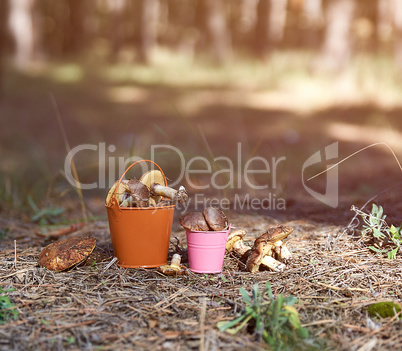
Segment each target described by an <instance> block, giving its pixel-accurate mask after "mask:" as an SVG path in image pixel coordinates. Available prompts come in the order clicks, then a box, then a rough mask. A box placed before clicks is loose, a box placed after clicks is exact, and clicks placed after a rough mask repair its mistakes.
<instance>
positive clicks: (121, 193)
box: [106, 179, 130, 206]
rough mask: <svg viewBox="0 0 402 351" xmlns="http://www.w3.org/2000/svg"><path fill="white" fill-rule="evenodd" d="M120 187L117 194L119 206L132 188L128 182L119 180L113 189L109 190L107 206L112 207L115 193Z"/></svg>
mask: <svg viewBox="0 0 402 351" xmlns="http://www.w3.org/2000/svg"><path fill="white" fill-rule="evenodd" d="M117 186H118V189H117V192H116V200H117V202H118V204H121V203H122V202H123V200H124V198H125V196H126V194H127V193H129V192H130V188H129V186H128V180H127V179H123V180H122V181H121V182H119V181H118V180H117V181H115V182H114V184H113V185H112V187H111V188H110V189H109V192H108V193H107V196H106V206H110V205H111V202H112V198H113V196H114V192H115V191H116V187H117Z"/></svg>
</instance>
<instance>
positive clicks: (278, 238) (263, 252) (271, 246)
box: [246, 226, 293, 273]
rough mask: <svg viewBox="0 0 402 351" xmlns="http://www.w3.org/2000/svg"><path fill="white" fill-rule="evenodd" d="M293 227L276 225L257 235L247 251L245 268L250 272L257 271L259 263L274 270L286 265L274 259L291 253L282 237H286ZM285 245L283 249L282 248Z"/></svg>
mask: <svg viewBox="0 0 402 351" xmlns="http://www.w3.org/2000/svg"><path fill="white" fill-rule="evenodd" d="M292 231H293V228H291V227H287V226H278V227H276V228H270V229H268V230H267V231H266V232H265V233H264V234H262V235H261V236H259V237H258V238H257V239H256V240H255V242H254V246H253V247H252V249H251V251H250V252H249V256H248V258H247V262H246V268H247V270H248V271H249V272H251V273H256V272H258V270H259V268H260V265H264V266H266V267H268V268H270V269H272V270H274V271H277V272H278V271H283V270H284V269H285V268H286V265H285V264H283V263H282V262H280V261H278V260H277V259H275V258H274V257H273V256H275V257H276V258H278V259H289V258H291V254H290V252H289V250H288V249H287V248H286V247H285V246H284V243H283V242H282V239H285V238H286V237H288V236H289V235H290V234H291V233H292ZM284 247H285V249H283V248H284Z"/></svg>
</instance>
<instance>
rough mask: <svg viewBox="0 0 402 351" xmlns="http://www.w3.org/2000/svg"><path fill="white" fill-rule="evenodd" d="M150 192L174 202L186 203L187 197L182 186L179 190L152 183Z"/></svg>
mask: <svg viewBox="0 0 402 351" xmlns="http://www.w3.org/2000/svg"><path fill="white" fill-rule="evenodd" d="M151 192H152V193H153V194H155V195H159V196H164V197H167V198H169V199H171V200H173V201H174V202H178V203H182V202H187V200H188V195H187V191H186V189H185V188H184V186H180V188H179V190H175V189H172V188H169V187H167V186H164V185H160V184H156V183H153V184H151Z"/></svg>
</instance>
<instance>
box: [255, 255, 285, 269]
mask: <svg viewBox="0 0 402 351" xmlns="http://www.w3.org/2000/svg"><path fill="white" fill-rule="evenodd" d="M261 264H263V265H264V266H267V267H268V268H271V269H272V270H273V271H276V272H282V271H283V270H284V269H285V268H286V265H285V264H283V263H281V262H279V261H277V260H275V258H273V257H271V256H268V255H266V256H264V257H263V258H262V260H261Z"/></svg>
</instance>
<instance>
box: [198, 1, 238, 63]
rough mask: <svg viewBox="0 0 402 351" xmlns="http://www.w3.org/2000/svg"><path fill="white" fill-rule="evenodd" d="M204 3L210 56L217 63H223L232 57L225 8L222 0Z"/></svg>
mask: <svg viewBox="0 0 402 351" xmlns="http://www.w3.org/2000/svg"><path fill="white" fill-rule="evenodd" d="M204 1H205V6H206V21H207V23H206V25H207V29H208V33H209V36H210V38H211V46H212V54H213V55H214V58H215V60H216V61H217V62H218V63H224V62H225V61H227V60H228V59H229V58H230V57H231V55H232V49H231V40H230V33H229V30H228V28H227V23H226V16H225V7H224V4H223V2H222V0H204Z"/></svg>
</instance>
